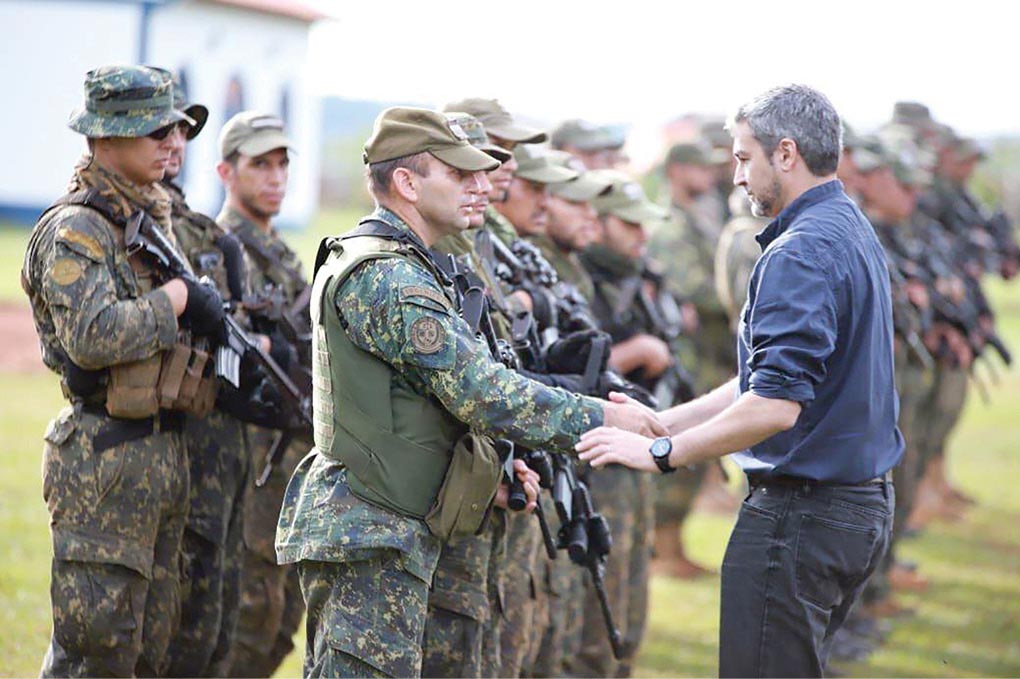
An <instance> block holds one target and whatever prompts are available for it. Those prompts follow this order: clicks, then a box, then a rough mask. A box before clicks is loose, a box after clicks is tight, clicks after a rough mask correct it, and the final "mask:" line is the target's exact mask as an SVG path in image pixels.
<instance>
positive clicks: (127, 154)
mask: <svg viewBox="0 0 1020 679" xmlns="http://www.w3.org/2000/svg"><path fill="white" fill-rule="evenodd" d="M172 136H173V135H172V134H169V135H167V136H165V137H164V138H163V139H152V138H150V137H110V138H107V139H97V140H96V157H97V159H99V160H100V162H102V163H103V164H104V165H107V166H109V169H111V170H113V171H115V172H116V173H117V174H119V175H121V176H123V177H124V178H126V179H128V180H129V181H131V182H133V183H135V184H139V185H142V186H144V185H146V184H153V183H155V182H158V181H160V180H161V179H163V175H164V174H165V173H166V168H167V165H168V164H169V163H170V151H171V148H172V147H173V144H174V141H173V140H172V139H171V137H172Z"/></svg>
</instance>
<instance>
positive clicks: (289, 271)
mask: <svg viewBox="0 0 1020 679" xmlns="http://www.w3.org/2000/svg"><path fill="white" fill-rule="evenodd" d="M293 148H294V145H293V143H292V142H291V141H290V139H288V138H287V136H286V135H285V134H284V131H283V121H282V120H280V119H279V118H277V117H276V116H273V115H267V114H264V113H258V112H255V111H243V112H241V113H238V114H236V115H235V116H234V117H232V118H231V119H230V120H229V121H227V123H226V125H224V127H223V129H222V130H221V131H220V157H221V160H220V163H219V165H218V166H217V172H218V173H219V175H220V179H221V180H222V182H223V185H224V188H225V189H226V200H225V201H224V204H223V209H222V210H221V211H220V214H219V216H218V217H217V218H216V221H217V223H218V224H219V226H220V227H221V228H223V229H224V230H226V231H227V232H229V233H230V234H231V235H233V236H234V237H236V238H237V239H238V240H239V241H240V242H241V244H242V246H243V248H244V255H245V259H246V261H247V272H248V277H247V281H246V287H247V288H248V289H249V290H250V291H251V293H252V297H251V298H249V299H248V300H246V302H245V307H246V308H248V309H249V314H250V315H251V316H252V318H253V322H254V323H255V324H256V326H257V328H258V330H259V331H261V332H262V333H264V334H265V335H267V336H269V337H270V342H271V349H270V352H271V354H272V356H273V357H274V358H275V359H276V361H277V363H279V364H280V366H281V367H282V368H283V369H284V370H285V371H287V372H288V373H289V374H290V375H291V376H292V377H293V378H295V379H294V381H295V383H298V384H301V383H303V382H304V381H303V380H302V379H301V375H302V374H307V373H306V372H303V369H302V366H304V368H305V369H307V368H308V366H307V365H306V362H307V360H308V357H309V348H308V347H306V346H301V345H300V344H299V345H298V346H296V347H294V346H291V342H293V339H294V337H288V336H287V335H285V334H284V332H283V329H282V328H281V327H280V326H281V325H282V324H283V323H284V320H283V319H284V317H286V318H289V319H297V320H295V321H293V323H294V324H295V325H296V326H298V327H297V328H296V333H295V337H303V338H304V339H305V341H306V342H307V341H309V340H308V328H307V321H306V320H304V319H305V317H307V315H308V310H307V298H308V296H309V295H310V294H311V290H310V289H309V287H308V283H307V278H306V277H305V275H304V271H303V269H302V266H301V261H300V259H299V258H298V255H297V253H295V252H294V251H293V250H291V249H290V248H289V247H288V246H287V244H286V243H285V242H284V241H283V239H282V238H280V235H279V233H278V232H277V231H276V229H275V228H273V226H272V223H271V221H272V218H273V217H274V216H276V214H277V213H279V211H280V206H281V204H282V202H283V199H284V197H285V196H286V191H287V174H288V173H287V169H288V164H289V156H288V151H289V150H292V149H293ZM301 299H304V300H305V302H304V303H302V302H301V301H300V300H301ZM266 308H271V309H273V310H274V311H273V312H272V314H268V313H266V312H265V311H263V310H264V309H266ZM268 316H272V318H269V317H268ZM283 436H284V434H282V433H281V432H278V431H277V430H273V429H268V428H266V427H263V426H258V425H254V424H252V425H249V426H248V430H247V450H246V451H245V455H246V457H247V459H248V462H247V463H248V464H249V465H251V468H252V473H251V474H250V477H249V478H250V481H249V482H248V483H247V488H246V493H245V496H244V500H243V504H244V509H243V512H244V533H243V542H242V548H241V549H242V556H241V558H240V559H239V563H238V566H239V568H240V576H239V579H240V612H239V615H238V620H237V629H236V634H235V635H234V639H232V643H231V648H230V653H229V658H228V661H227V668H228V669H227V671H228V673H229V675H230V676H234V677H268V676H271V675H272V674H273V672H275V671H276V668H277V667H278V666H279V664H280V663H281V662H282V661H283V659H284V658H285V657H286V656H287V654H289V653H290V652H291V651H292V650H293V648H294V644H293V642H292V641H291V639H292V637H293V636H294V633H295V632H296V631H297V629H298V627H299V626H300V624H301V616H302V615H303V614H304V602H303V600H302V598H301V591H300V586H299V583H298V580H297V573H296V571H295V569H294V568H293V567H291V566H282V565H278V564H277V562H276V553H275V549H274V546H273V543H274V538H275V535H276V521H277V519H278V517H279V514H280V507H281V506H282V503H283V494H284V492H285V490H286V487H287V480H288V479H289V478H290V475H291V474H292V473H293V471H294V468H295V467H296V466H297V463H298V462H299V461H300V460H301V458H302V457H303V456H304V455H305V453H307V452H308V448H309V446H310V445H311V442H310V441H308V440H307V439H303V438H302V437H300V436H299V437H296V438H291V437H287V438H281V439H280V440H279V441H278V440H277V439H278V437H283ZM287 441H290V443H289V444H288V443H287ZM274 445H282V446H283V447H284V449H285V450H284V452H283V455H282V457H281V458H280V462H279V464H276V465H275V466H274V467H273V469H272V471H271V472H270V474H269V476H268V478H266V479H264V482H263V483H262V485H261V486H260V487H256V485H255V481H256V480H257V479H260V478H261V477H262V476H263V474H264V472H265V471H266V469H265V468H266V465H267V464H268V461H267V454H269V452H270V450H271V448H272V447H273V446H274Z"/></svg>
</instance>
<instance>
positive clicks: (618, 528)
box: [568, 465, 654, 677]
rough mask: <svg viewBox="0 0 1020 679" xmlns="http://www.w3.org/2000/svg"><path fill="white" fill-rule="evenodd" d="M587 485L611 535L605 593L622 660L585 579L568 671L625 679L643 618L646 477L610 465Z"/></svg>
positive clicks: (648, 507) (648, 510) (648, 522)
mask: <svg viewBox="0 0 1020 679" xmlns="http://www.w3.org/2000/svg"><path fill="white" fill-rule="evenodd" d="M590 486H591V494H592V499H593V501H594V503H595V509H596V510H597V511H599V512H601V513H602V514H603V515H604V516H605V517H606V520H607V521H608V522H609V527H610V531H611V533H612V536H613V547H612V550H611V551H610V553H609V558H608V559H607V561H606V572H605V585H606V594H607V596H608V599H609V606H610V608H611V609H612V613H613V618H614V620H615V622H616V625H617V626H618V627H619V629H620V633H621V635H622V637H623V642H624V646H625V648H626V649H627V652H628V656H627V657H626V658H624V659H623V660H621V661H617V660H616V659H615V658H614V657H613V650H612V646H611V645H610V643H609V636H608V634H607V633H606V627H605V623H604V622H603V618H602V612H601V609H600V607H599V602H598V597H597V595H596V593H595V588H594V586H593V585H592V583H591V581H590V578H587V579H585V581H584V582H585V596H584V602H585V603H584V627H583V630H582V633H581V649H580V652H579V653H578V654H577V657H576V658H575V659H574V661H572V662H570V663H569V667H568V671H569V673H570V674H571V675H572V676H582V677H616V676H627V675H628V673H629V669H630V662H632V661H633V658H634V657H635V656H636V654H637V651H638V647H639V646H640V645H641V640H642V638H643V637H644V632H645V625H646V622H647V615H648V565H649V560H650V558H651V546H652V530H653V527H654V525H653V522H654V507H653V501H652V493H653V490H652V477H651V476H650V475H649V474H646V473H643V472H638V471H634V470H631V469H626V468H624V467H618V466H615V465H614V466H610V467H606V468H603V469H601V470H598V471H595V472H593V473H592V474H591V477H590ZM568 660H569V659H568Z"/></svg>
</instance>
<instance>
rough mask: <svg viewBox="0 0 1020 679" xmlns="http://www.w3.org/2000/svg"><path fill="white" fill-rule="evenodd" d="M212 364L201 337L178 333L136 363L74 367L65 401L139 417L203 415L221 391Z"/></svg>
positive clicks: (64, 385)
mask: <svg viewBox="0 0 1020 679" xmlns="http://www.w3.org/2000/svg"><path fill="white" fill-rule="evenodd" d="M214 363H215V361H214V360H213V355H212V350H211V349H210V348H209V345H208V342H207V341H206V340H205V339H204V338H203V339H200V340H198V341H192V340H191V338H190V336H189V335H188V333H180V334H179V335H178V338H177V343H176V344H174V346H173V347H171V348H170V349H169V350H167V351H164V352H161V353H159V354H157V355H155V356H150V357H149V358H145V359H142V360H140V361H132V362H130V363H121V364H118V365H114V366H110V367H109V368H107V369H105V370H102V371H85V370H82V369H81V368H78V367H76V366H72V367H70V368H68V369H66V370H65V379H64V380H63V382H62V383H61V384H62V388H63V390H64V396H65V397H67V398H68V399H69V400H80V401H82V402H84V403H85V404H87V405H88V406H89V407H92V408H96V407H102V408H105V414H106V415H109V416H110V417H116V418H122V419H126V420H140V419H143V418H147V417H150V418H151V417H153V416H155V415H157V414H158V413H159V412H160V411H165V410H178V411H183V412H186V413H189V414H192V415H196V416H198V417H205V416H206V415H208V414H209V413H210V412H212V409H213V407H214V406H215V405H216V394H217V391H218V389H219V383H218V381H217V379H216V376H215V374H214V367H215V366H214ZM72 375H73V376H74V377H72Z"/></svg>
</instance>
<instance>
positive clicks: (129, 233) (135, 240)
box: [124, 210, 312, 430]
mask: <svg viewBox="0 0 1020 679" xmlns="http://www.w3.org/2000/svg"><path fill="white" fill-rule="evenodd" d="M124 244H125V245H126V246H127V254H128V256H129V257H130V256H133V255H136V254H139V253H144V254H145V255H146V256H148V258H149V259H150V260H151V261H152V262H153V263H154V264H155V265H156V266H157V270H158V272H159V274H160V277H161V278H162V279H163V280H164V281H167V280H170V279H172V278H180V279H182V280H185V281H187V282H189V283H192V284H196V283H198V284H201V285H209V286H213V285H214V283H213V282H212V281H210V280H208V279H205V278H203V280H201V281H198V280H196V278H195V275H194V274H193V273H192V272H191V267H190V266H189V265H188V262H187V261H186V260H185V259H184V258H183V257H182V256H181V255H180V254H179V253H178V252H177V248H176V247H174V245H173V244H172V243H171V242H170V240H169V239H168V238H167V237H166V234H164V233H163V231H162V230H161V229H160V228H159V225H158V224H156V222H155V221H154V220H153V219H152V218H151V217H150V216H149V215H148V214H147V213H146V212H145V211H144V210H139V211H138V212H136V213H135V214H134V215H132V217H131V218H130V219H129V220H128V225H127V228H126V229H125V231H124ZM224 325H225V331H226V333H225V334H226V337H225V339H224V340H223V343H222V344H221V345H220V346H219V347H218V349H217V351H216V375H217V376H218V377H220V378H222V379H224V380H225V381H227V382H229V383H230V384H231V385H232V386H234V387H235V388H237V387H240V386H241V359H242V357H249V356H250V357H254V359H255V360H256V361H257V363H258V365H259V366H261V368H262V369H263V370H265V372H266V374H267V375H268V376H269V378H270V379H271V380H272V383H273V384H274V386H275V387H276V388H277V390H278V392H279V394H280V396H282V397H283V399H284V404H285V406H286V408H287V410H288V413H289V414H290V415H291V419H295V418H296V419H297V420H298V423H299V424H298V426H299V427H305V428H307V429H309V430H310V429H311V427H312V411H311V401H310V399H309V398H308V396H306V395H304V394H302V393H301V391H300V390H299V389H298V387H297V386H296V385H295V384H294V382H293V380H291V379H290V377H289V376H288V375H287V373H286V372H284V370H283V369H282V368H280V366H279V365H278V364H277V363H276V361H274V360H273V359H272V357H271V356H269V354H267V353H266V352H265V351H263V350H262V347H261V346H260V345H259V343H258V342H257V341H256V340H254V339H252V337H251V336H249V335H248V333H247V332H245V331H244V329H243V328H242V327H241V326H240V325H239V324H238V322H237V321H236V320H235V319H234V317H233V316H231V315H230V314H229V313H227V314H225V315H224Z"/></svg>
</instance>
